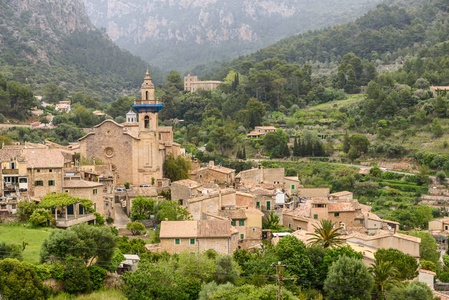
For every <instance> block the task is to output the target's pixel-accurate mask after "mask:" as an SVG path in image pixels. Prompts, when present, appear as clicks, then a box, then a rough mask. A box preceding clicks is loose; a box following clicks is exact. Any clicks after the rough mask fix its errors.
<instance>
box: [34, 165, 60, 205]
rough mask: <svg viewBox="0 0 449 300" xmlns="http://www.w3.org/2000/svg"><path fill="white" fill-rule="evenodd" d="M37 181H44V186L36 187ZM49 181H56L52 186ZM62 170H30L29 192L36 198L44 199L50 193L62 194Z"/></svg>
mask: <svg viewBox="0 0 449 300" xmlns="http://www.w3.org/2000/svg"><path fill="white" fill-rule="evenodd" d="M36 181H42V183H43V186H36V185H35V183H36ZM49 181H54V185H52V186H50V185H49ZM62 181H63V174H62V168H49V169H28V190H29V192H30V195H32V196H34V197H38V198H41V197H44V196H45V195H47V194H48V193H62Z"/></svg>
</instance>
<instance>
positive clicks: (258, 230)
mask: <svg viewBox="0 0 449 300" xmlns="http://www.w3.org/2000/svg"><path fill="white" fill-rule="evenodd" d="M219 215H220V216H223V217H226V218H227V219H229V220H231V225H232V226H234V228H235V229H236V230H237V231H238V237H239V246H240V247H243V248H250V247H253V246H255V245H258V244H260V243H261V242H262V217H263V216H264V214H263V213H262V212H261V211H260V210H258V209H255V208H237V209H226V210H222V211H220V212H219Z"/></svg>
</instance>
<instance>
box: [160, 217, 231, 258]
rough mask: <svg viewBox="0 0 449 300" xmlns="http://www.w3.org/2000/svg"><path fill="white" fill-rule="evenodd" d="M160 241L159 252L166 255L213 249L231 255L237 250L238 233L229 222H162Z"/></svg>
mask: <svg viewBox="0 0 449 300" xmlns="http://www.w3.org/2000/svg"><path fill="white" fill-rule="evenodd" d="M160 239H161V242H160V245H161V250H162V251H167V252H168V253H180V252H184V251H188V252H197V253H200V252H203V251H206V250H209V249H213V250H215V251H217V252H218V253H221V254H232V253H234V251H235V250H236V249H237V244H238V231H237V230H236V229H235V228H234V227H233V226H231V221H229V220H200V221H162V223H161V232H160Z"/></svg>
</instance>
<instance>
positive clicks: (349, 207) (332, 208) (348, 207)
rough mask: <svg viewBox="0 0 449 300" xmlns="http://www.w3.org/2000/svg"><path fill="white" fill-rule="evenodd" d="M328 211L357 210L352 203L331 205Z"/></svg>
mask: <svg viewBox="0 0 449 300" xmlns="http://www.w3.org/2000/svg"><path fill="white" fill-rule="evenodd" d="M327 207H328V211H329V212H330V213H331V212H345V211H355V208H354V206H353V204H352V203H351V202H340V203H329V204H328V205H327Z"/></svg>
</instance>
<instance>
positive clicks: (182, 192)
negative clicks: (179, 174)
mask: <svg viewBox="0 0 449 300" xmlns="http://www.w3.org/2000/svg"><path fill="white" fill-rule="evenodd" d="M200 186H201V184H199V183H198V182H196V181H194V180H191V179H183V180H178V181H173V182H172V183H171V188H170V190H171V199H172V200H173V201H178V202H179V205H182V206H187V201H188V200H189V199H190V198H193V197H195V196H196V195H197V193H198V191H197V189H198V188H199V187H200Z"/></svg>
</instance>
